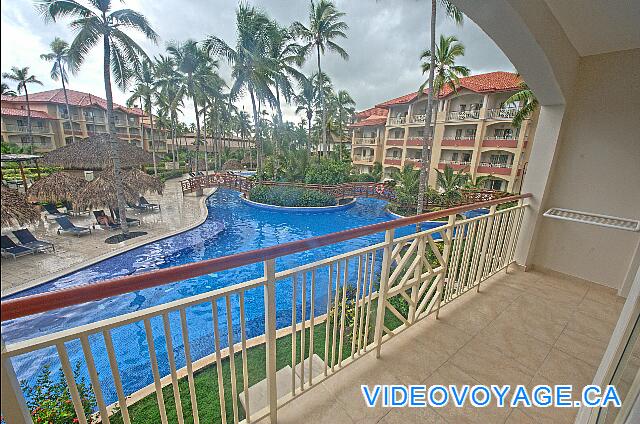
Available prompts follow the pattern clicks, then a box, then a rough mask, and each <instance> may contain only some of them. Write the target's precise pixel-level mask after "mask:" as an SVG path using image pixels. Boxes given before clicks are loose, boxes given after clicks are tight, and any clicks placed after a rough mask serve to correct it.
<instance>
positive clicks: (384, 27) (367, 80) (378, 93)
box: [1, 0, 514, 122]
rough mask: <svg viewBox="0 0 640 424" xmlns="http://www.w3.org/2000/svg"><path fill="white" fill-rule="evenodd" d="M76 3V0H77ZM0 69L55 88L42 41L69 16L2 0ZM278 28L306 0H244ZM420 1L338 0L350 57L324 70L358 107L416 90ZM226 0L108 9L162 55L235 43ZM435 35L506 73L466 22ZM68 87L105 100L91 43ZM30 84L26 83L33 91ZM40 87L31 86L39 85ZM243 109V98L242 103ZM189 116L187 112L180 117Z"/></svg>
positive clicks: (481, 68) (505, 63)
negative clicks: (137, 28) (141, 31)
mask: <svg viewBox="0 0 640 424" xmlns="http://www.w3.org/2000/svg"><path fill="white" fill-rule="evenodd" d="M80 1H83V0H80ZM1 2H2V8H1V9H2V22H1V23H2V25H1V31H2V33H1V35H2V37H1V43H2V49H1V55H2V57H1V68H2V72H6V71H9V69H10V68H11V66H19V67H23V66H29V67H30V70H31V72H32V73H33V74H35V75H36V76H37V77H38V78H39V79H40V80H41V81H42V82H43V83H44V87H43V88H44V89H51V88H58V87H59V83H58V82H55V81H52V80H51V79H50V78H49V70H50V68H51V65H50V64H48V63H45V62H43V61H42V60H41V59H40V54H41V53H45V52H48V50H49V47H48V45H49V43H50V42H51V40H52V39H53V38H54V37H56V36H59V37H62V38H63V39H65V40H67V41H69V42H71V40H72V39H73V33H72V32H71V31H70V30H69V29H68V28H67V26H66V24H67V22H68V21H60V22H57V23H49V24H45V23H44V21H43V20H42V19H41V17H40V16H39V15H38V13H37V11H36V10H35V8H34V7H33V2H32V1H29V0H1ZM249 3H251V4H255V5H256V6H258V7H259V8H261V9H262V10H263V11H265V12H267V13H268V14H269V15H270V16H271V17H272V18H274V19H276V20H277V21H278V22H279V23H280V24H282V25H289V24H290V23H292V22H293V21H295V20H300V21H302V22H303V23H306V21H307V19H308V7H309V2H307V1H303V0H255V1H249ZM429 3H430V2H428V1H427V0H337V1H336V4H337V7H338V9H339V10H341V11H343V12H345V13H346V16H345V17H344V20H345V22H347V24H348V25H349V30H348V31H347V35H348V39H346V40H341V41H339V43H340V44H341V45H342V46H343V47H344V48H345V49H346V50H347V52H348V53H349V55H350V58H349V60H348V61H344V60H342V59H341V58H340V57H339V56H338V55H336V54H332V53H328V54H326V55H325V56H324V57H323V58H322V64H323V70H324V71H325V72H327V73H328V74H329V76H330V77H331V79H332V81H333V84H334V86H335V88H336V89H346V90H347V91H348V92H349V93H350V94H351V96H352V97H353V98H354V100H355V101H356V108H357V109H358V110H362V109H366V108H369V107H371V106H373V105H375V104H376V103H380V102H382V101H384V100H387V99H390V98H393V97H398V96H401V95H403V94H407V93H409V92H412V91H416V90H417V88H418V87H419V86H420V84H421V83H422V81H423V79H424V76H423V75H422V74H421V70H420V66H419V56H420V52H421V51H422V50H423V49H424V48H425V46H426V45H427V29H428V22H429V19H430V16H429V15H430V12H429V10H430V8H429V7H428V5H429ZM237 4H238V3H237V2H236V1H233V0H189V1H177V0H128V1H126V2H125V3H124V4H123V5H121V3H120V2H117V1H114V7H118V8H120V7H128V8H132V9H134V10H136V11H139V12H141V13H143V14H144V15H145V16H146V17H147V18H148V19H149V21H150V22H151V25H152V27H153V28H154V29H155V31H156V32H157V33H158V34H159V35H160V41H159V42H158V44H157V45H154V44H153V43H149V42H147V41H145V40H143V39H142V38H141V37H140V36H138V35H136V36H134V38H135V39H136V40H137V41H139V42H140V43H141V45H142V46H143V47H144V48H145V50H146V51H147V52H148V53H149V54H150V55H155V54H158V53H162V52H163V51H164V49H165V46H166V43H167V42H168V41H182V40H185V39H187V38H193V39H196V40H202V39H203V38H205V37H206V36H207V35H209V34H215V35H217V36H218V37H221V38H223V39H224V40H226V41H227V42H228V43H229V44H233V43H235V38H236V36H235V8H236V6H237ZM438 17H439V24H438V33H439V34H440V33H444V34H455V35H456V36H457V37H458V38H459V39H460V40H461V41H462V42H463V43H464V45H465V46H466V55H465V56H464V58H462V60H461V61H460V63H461V64H464V65H466V66H468V67H469V68H471V70H472V73H474V74H475V73H482V72H489V71H495V70H506V71H513V70H514V68H513V65H511V63H510V62H509V60H508V59H507V58H506V57H505V55H504V54H503V53H502V52H501V51H500V50H499V49H498V47H497V46H496V45H495V44H494V43H493V41H492V40H491V39H490V38H489V37H488V36H487V35H486V34H485V33H484V32H482V30H481V29H480V28H479V27H478V26H477V25H475V23H474V22H472V21H471V20H470V19H466V20H465V22H464V25H463V26H461V27H459V26H456V25H455V24H453V23H452V22H451V21H450V20H449V19H446V18H444V17H443V15H442V13H440V14H439V15H438ZM312 59H313V58H310V60H309V61H308V62H307V64H305V66H304V70H305V71H306V72H308V73H310V72H312V71H313V70H314V69H315V60H312ZM220 72H221V74H222V75H223V76H224V77H225V79H227V81H228V80H229V68H228V67H227V66H223V67H221V71H220ZM69 88H72V89H76V90H80V91H86V92H91V93H93V94H96V95H99V96H101V97H104V85H103V80H102V53H101V50H100V49H99V48H97V47H96V49H94V51H93V52H92V53H91V54H90V55H89V56H88V57H87V61H86V63H85V64H84V65H83V67H82V69H81V70H80V72H79V73H78V75H76V76H73V77H72V79H71V81H70V84H69ZM33 89H34V88H31V90H33ZM38 89H39V88H36V90H38ZM127 97H128V94H127V93H126V92H122V91H120V90H119V89H117V88H115V87H114V98H115V101H116V102H119V103H124V102H125V101H126V99H127ZM241 104H242V105H244V107H245V109H246V110H247V111H249V110H250V106H249V103H248V102H247V101H246V100H243V101H242V102H241ZM284 113H285V119H287V118H288V119H290V120H294V121H296V122H297V121H299V119H300V117H296V116H295V114H294V109H293V108H291V107H287V106H285V107H284ZM184 120H185V121H187V122H191V121H193V114H192V113H187V114H186V115H185V117H184Z"/></svg>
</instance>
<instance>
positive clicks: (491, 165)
mask: <svg viewBox="0 0 640 424" xmlns="http://www.w3.org/2000/svg"><path fill="white" fill-rule="evenodd" d="M480 166H484V167H488V168H503V169H511V167H512V165H510V164H508V163H500V162H496V163H494V162H480Z"/></svg>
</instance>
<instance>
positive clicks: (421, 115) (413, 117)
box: [411, 113, 426, 124]
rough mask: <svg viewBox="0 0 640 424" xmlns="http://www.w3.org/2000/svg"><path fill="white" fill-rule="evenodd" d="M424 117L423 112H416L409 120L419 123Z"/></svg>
mask: <svg viewBox="0 0 640 424" xmlns="http://www.w3.org/2000/svg"><path fill="white" fill-rule="evenodd" d="M425 119H426V115H425V114H424V113H421V114H418V115H413V116H412V117H411V122H412V123H416V124H420V123H424V120H425Z"/></svg>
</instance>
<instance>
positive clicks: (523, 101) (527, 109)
mask: <svg viewBox="0 0 640 424" xmlns="http://www.w3.org/2000/svg"><path fill="white" fill-rule="evenodd" d="M515 102H519V103H520V109H518V111H517V112H516V114H515V115H514V117H513V119H512V120H511V124H512V125H513V126H514V127H516V128H520V126H521V125H522V121H524V120H525V119H526V118H527V117H528V116H529V115H531V114H532V113H533V111H534V110H535V109H536V108H537V107H538V99H537V98H536V95H535V94H533V91H531V89H530V88H529V86H528V85H527V84H526V83H524V82H523V83H521V84H520V91H518V92H516V93H514V94H513V95H512V96H511V97H509V98H508V99H507V100H506V101H505V103H507V104H509V103H515Z"/></svg>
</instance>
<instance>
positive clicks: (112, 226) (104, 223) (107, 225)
mask: <svg viewBox="0 0 640 424" xmlns="http://www.w3.org/2000/svg"><path fill="white" fill-rule="evenodd" d="M93 216H95V217H96V223H97V224H98V225H99V226H100V228H104V229H105V230H116V229H118V228H120V224H118V223H116V222H109V221H108V219H109V217H108V216H107V214H105V213H104V211H103V210H97V211H93ZM102 217H105V218H107V219H106V220H105V219H100V218H102ZM94 228H95V227H94Z"/></svg>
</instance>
